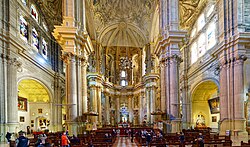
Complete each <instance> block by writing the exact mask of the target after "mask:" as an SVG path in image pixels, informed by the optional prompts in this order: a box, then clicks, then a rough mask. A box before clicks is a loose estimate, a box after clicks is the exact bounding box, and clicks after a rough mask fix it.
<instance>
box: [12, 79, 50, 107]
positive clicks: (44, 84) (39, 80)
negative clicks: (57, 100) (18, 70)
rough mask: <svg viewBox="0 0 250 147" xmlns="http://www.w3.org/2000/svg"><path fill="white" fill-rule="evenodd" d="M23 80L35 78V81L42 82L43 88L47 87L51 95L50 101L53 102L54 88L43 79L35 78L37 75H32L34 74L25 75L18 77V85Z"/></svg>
mask: <svg viewBox="0 0 250 147" xmlns="http://www.w3.org/2000/svg"><path fill="white" fill-rule="evenodd" d="M22 80H34V81H36V82H38V83H39V84H41V85H42V86H43V88H44V89H46V91H47V93H48V95H49V102H53V92H52V89H51V88H50V87H49V86H48V85H47V84H46V83H45V82H44V81H43V80H41V79H38V78H35V77H32V76H23V77H20V78H18V80H17V85H19V83H20V82H21V81H22Z"/></svg>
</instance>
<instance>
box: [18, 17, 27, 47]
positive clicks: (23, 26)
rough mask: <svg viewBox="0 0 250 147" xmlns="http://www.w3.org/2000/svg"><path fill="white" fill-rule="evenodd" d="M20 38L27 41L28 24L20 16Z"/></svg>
mask: <svg viewBox="0 0 250 147" xmlns="http://www.w3.org/2000/svg"><path fill="white" fill-rule="evenodd" d="M20 36H21V38H22V39H23V40H24V41H26V42H27V41H28V23H27V21H26V20H25V19H24V18H23V16H20Z"/></svg>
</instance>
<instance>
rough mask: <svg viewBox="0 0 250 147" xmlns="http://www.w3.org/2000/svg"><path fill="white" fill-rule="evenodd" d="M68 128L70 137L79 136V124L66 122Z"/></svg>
mask: <svg viewBox="0 0 250 147" xmlns="http://www.w3.org/2000/svg"><path fill="white" fill-rule="evenodd" d="M66 124H67V126H68V131H69V135H70V136H72V135H73V134H74V135H76V136H77V134H78V133H79V132H78V123H77V122H69V121H68V122H66Z"/></svg>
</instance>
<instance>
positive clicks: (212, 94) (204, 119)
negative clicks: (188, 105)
mask: <svg viewBox="0 0 250 147" xmlns="http://www.w3.org/2000/svg"><path fill="white" fill-rule="evenodd" d="M218 91H219V88H218V86H217V85H216V83H215V82H214V81H211V80H208V81H203V82H201V83H200V84H198V85H197V86H196V87H195V89H194V90H193V92H192V126H193V127H198V128H202V127H210V128H212V130H213V131H217V130H218V121H219V120H220V111H219V107H220V106H219V104H220V103H219V92H218Z"/></svg>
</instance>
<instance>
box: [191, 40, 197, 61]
mask: <svg viewBox="0 0 250 147" xmlns="http://www.w3.org/2000/svg"><path fill="white" fill-rule="evenodd" d="M197 59H198V54H197V44H196V42H194V43H193V44H192V46H191V64H193V63H194V62H196V61H197Z"/></svg>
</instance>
